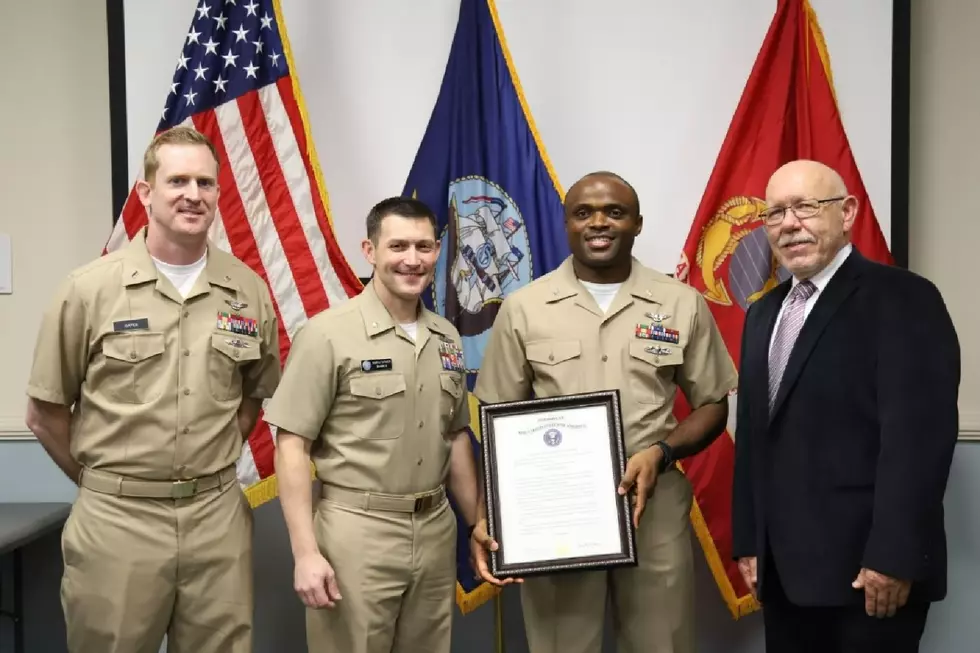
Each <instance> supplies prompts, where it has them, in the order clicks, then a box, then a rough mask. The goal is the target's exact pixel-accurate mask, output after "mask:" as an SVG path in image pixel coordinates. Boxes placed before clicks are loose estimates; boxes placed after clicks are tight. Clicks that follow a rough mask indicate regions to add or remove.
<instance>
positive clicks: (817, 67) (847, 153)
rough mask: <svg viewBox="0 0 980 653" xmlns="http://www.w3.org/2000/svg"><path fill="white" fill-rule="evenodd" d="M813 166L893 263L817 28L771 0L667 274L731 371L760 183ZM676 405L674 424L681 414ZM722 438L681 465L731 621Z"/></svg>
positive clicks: (735, 597)
mask: <svg viewBox="0 0 980 653" xmlns="http://www.w3.org/2000/svg"><path fill="white" fill-rule="evenodd" d="M794 159H813V160H816V161H820V162H822V163H824V164H826V165H828V166H830V167H832V168H834V169H835V170H837V171H838V172H839V173H840V174H841V176H842V177H843V178H844V182H845V183H846V185H847V189H848V191H849V192H850V193H851V194H852V195H854V196H855V197H857V199H858V201H859V202H860V212H859V214H858V216H857V220H856V222H855V226H854V231H853V234H852V236H853V243H854V246H855V247H856V248H857V249H859V250H860V251H861V253H862V254H864V255H865V256H866V257H868V258H870V259H872V260H875V261H880V262H884V263H891V262H892V259H891V255H890V254H889V252H888V248H887V245H886V244H885V239H884V236H883V235H882V233H881V230H880V228H879V225H878V222H877V219H876V218H875V214H874V210H873V209H872V207H871V202H870V200H869V199H868V196H867V192H866V191H865V188H864V184H863V183H862V181H861V175H860V174H859V173H858V169H857V165H856V164H855V162H854V156H853V154H852V153H851V148H850V145H849V144H848V141H847V136H846V135H845V133H844V126H843V124H842V122H841V116H840V113H839V111H838V107H837V103H836V99H835V95H834V88H833V79H832V77H831V72H830V60H829V56H828V53H827V47H826V44H825V43H824V40H823V35H822V32H821V31H820V27H819V25H818V24H817V17H816V15H815V14H814V12H813V9H812V8H811V7H810V5H809V3H808V2H807V1H806V0H779V2H778V6H777V8H776V14H775V17H774V18H773V20H772V23H771V25H770V26H769V31H768V33H767V34H766V38H765V40H764V41H763V43H762V48H761V50H760V51H759V54H758V57H757V58H756V61H755V64H754V66H753V68H752V72H751V74H750V75H749V79H748V82H747V83H746V85H745V89H744V91H743V92H742V98H741V100H740V101H739V104H738V108H737V109H736V110H735V116H734V117H733V119H732V122H731V125H730V127H729V130H728V135H727V136H726V138H725V142H724V144H723V145H722V147H721V152H720V153H719V155H718V159H717V161H716V163H715V167H714V171H713V172H712V174H711V178H710V179H709V180H708V185H707V188H706V189H705V192H704V196H703V198H702V200H701V204H700V206H699V207H698V211H697V214H696V216H695V218H694V223H693V224H692V225H691V231H690V233H689V234H688V237H687V242H686V243H685V244H684V252H683V254H682V255H681V259H680V262H679V263H678V266H677V274H676V276H677V278H678V279H681V280H683V281H686V282H687V283H689V284H691V285H692V286H694V287H695V288H697V289H698V290H700V291H701V293H702V294H703V295H704V298H705V299H706V300H707V302H708V306H709V307H710V308H711V312H712V314H713V315H714V318H715V320H716V321H717V323H718V327H719V328H720V329H721V333H722V335H723V337H724V339H725V343H726V344H727V345H728V351H729V352H730V353H731V356H732V359H733V360H734V361H735V364H736V366H737V365H738V364H739V354H740V350H739V348H740V344H741V337H742V325H743V321H744V318H745V311H746V309H747V308H748V306H749V304H751V303H752V302H754V301H756V300H757V299H758V298H759V297H760V296H761V295H762V294H763V293H765V292H767V291H768V290H770V289H771V288H773V287H774V286H775V285H777V284H778V283H779V282H781V281H782V280H784V279H785V278H786V276H787V274H788V273H787V272H786V271H785V270H784V269H782V268H781V267H779V266H778V265H777V263H776V260H775V258H774V257H773V255H772V252H771V250H770V248H769V244H768V242H767V241H766V234H765V231H764V230H763V228H762V220H761V219H760V218H759V212H760V211H761V210H763V209H764V208H765V207H764V197H765V189H766V184H767V182H768V180H769V177H770V175H772V173H773V172H775V171H776V169H777V168H778V167H779V166H781V165H782V164H784V163H786V162H788V161H791V160H794ZM679 399H681V401H679V402H678V407H677V409H676V410H677V413H678V417H679V418H681V417H683V416H685V415H687V414H688V412H689V411H690V409H689V407H688V406H687V405H686V404H685V403H684V402H683V400H682V398H681V397H680V396H679ZM734 413H735V410H734V406H732V409H731V414H732V417H731V418H730V423H729V430H728V435H729V437H721V438H718V439H717V440H716V441H715V442H714V444H712V446H710V447H709V448H707V449H706V450H704V451H703V452H701V453H700V454H698V455H697V456H694V457H693V458H690V459H688V460H686V461H684V465H683V468H684V472H685V473H686V475H687V477H688V478H689V479H690V481H691V484H692V485H693V487H694V498H695V501H694V506H693V508H692V511H691V519H692V522H693V524H694V528H695V531H696V533H697V535H698V539H699V540H700V542H701V545H702V547H703V549H704V552H705V556H706V559H707V561H708V565H709V566H710V568H711V571H712V573H713V574H714V577H715V580H716V581H717V583H718V586H719V588H720V590H721V594H722V596H723V597H724V599H725V602H726V603H727V604H728V607H729V609H730V610H731V612H732V615H733V616H734V617H735V618H738V617H739V616H742V615H745V614H748V613H750V612H752V611H753V610H755V609H757V608H758V605H757V604H756V602H755V600H754V599H753V598H752V595H751V594H750V593H749V591H748V589H747V588H746V586H745V584H744V583H743V581H742V578H741V575H740V574H739V572H738V568H737V566H736V563H735V562H734V561H733V560H732V523H731V502H732V499H731V487H732V476H733V466H734V454H735V447H734V444H733V442H732V437H731V436H733V435H734V429H733V428H731V427H732V422H733V421H734Z"/></svg>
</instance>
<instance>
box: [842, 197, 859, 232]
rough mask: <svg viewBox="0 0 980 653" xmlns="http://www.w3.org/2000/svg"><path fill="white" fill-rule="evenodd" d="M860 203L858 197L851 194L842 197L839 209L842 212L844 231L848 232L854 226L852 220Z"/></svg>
mask: <svg viewBox="0 0 980 653" xmlns="http://www.w3.org/2000/svg"><path fill="white" fill-rule="evenodd" d="M860 205H861V203H860V202H859V201H858V198H856V197H854V196H853V195H848V196H847V197H845V198H844V201H843V203H842V204H841V210H842V211H843V213H844V233H848V232H850V231H851V229H852V228H853V227H854V220H856V219H857V214H858V208H859V207H860Z"/></svg>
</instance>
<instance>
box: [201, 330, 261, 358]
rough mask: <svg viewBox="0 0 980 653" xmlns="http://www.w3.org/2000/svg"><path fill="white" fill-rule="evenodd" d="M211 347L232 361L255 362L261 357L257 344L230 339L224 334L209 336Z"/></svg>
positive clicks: (242, 339)
mask: <svg viewBox="0 0 980 653" xmlns="http://www.w3.org/2000/svg"><path fill="white" fill-rule="evenodd" d="M211 347H212V348H214V349H216V350H217V351H220V352H221V353H222V354H224V355H225V356H227V357H228V358H230V359H232V360H233V361H251V360H256V359H258V358H259V357H260V356H261V355H262V354H261V352H260V351H259V344H258V343H257V342H255V341H252V340H246V339H245V338H235V337H231V336H229V335H227V334H224V333H212V334H211Z"/></svg>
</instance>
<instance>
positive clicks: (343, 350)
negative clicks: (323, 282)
mask: <svg viewBox="0 0 980 653" xmlns="http://www.w3.org/2000/svg"><path fill="white" fill-rule="evenodd" d="M373 283H374V282H372V283H369V284H368V286H367V287H366V288H365V289H364V291H363V292H362V293H361V294H360V295H358V296H357V297H354V298H352V299H351V300H349V301H347V302H345V303H344V304H342V305H340V306H337V307H336V308H330V309H329V310H326V311H323V312H322V313H319V314H318V315H316V316H315V317H313V318H312V319H311V320H310V321H309V322H307V324H306V325H305V326H304V327H303V328H302V329H301V330H300V331H299V333H298V334H297V335H296V337H295V339H294V340H293V345H292V349H291V351H290V354H289V359H288V360H287V361H286V368H285V370H284V371H283V379H282V383H281V384H280V386H279V389H278V390H277V391H276V394H275V396H274V397H273V398H272V401H270V402H269V405H268V406H267V407H266V411H265V418H266V420H267V421H268V422H269V423H270V424H274V425H276V426H277V427H279V428H281V429H285V430H287V431H289V432H291V433H295V434H296V435H299V436H301V437H304V438H308V439H310V440H313V441H314V444H313V446H312V449H311V451H312V458H313V462H314V466H315V468H316V474H317V477H318V478H319V479H320V480H322V481H324V482H326V483H330V484H332V485H337V486H340V487H345V488H350V489H355V490H362V491H366V492H381V493H386V494H399V495H404V494H413V493H419V492H427V491H430V490H433V489H435V488H437V487H439V486H440V485H442V484H443V483H445V481H446V479H447V477H448V474H449V452H450V448H451V444H452V440H451V438H450V436H451V435H452V434H454V433H456V432H457V431H459V430H461V429H463V428H464V427H466V426H467V425H468V424H469V419H470V418H469V404H468V395H467V390H466V381H465V376H464V372H463V371H462V370H461V369H449V368H451V367H452V366H453V364H452V362H451V361H450V360H449V356H447V355H444V352H446V351H447V347H448V348H455V349H457V350H459V349H461V348H462V343H461V339H460V337H459V333H458V332H457V331H456V329H455V328H454V327H453V326H452V324H450V323H449V322H448V321H447V320H445V319H444V318H442V317H441V316H439V315H436V314H435V313H433V312H431V311H429V310H427V309H424V308H423V309H422V310H421V311H420V314H419V317H418V321H417V323H416V327H415V338H414V341H413V338H411V337H410V336H409V334H408V333H407V332H406V331H405V329H404V328H402V327H401V326H400V325H397V324H396V323H395V322H394V321H393V320H392V318H391V315H390V314H389V313H388V310H387V309H386V308H385V306H384V304H382V303H381V300H380V298H379V297H378V295H377V293H376V292H375V291H374V285H373ZM410 328H411V327H410Z"/></svg>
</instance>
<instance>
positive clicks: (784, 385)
mask: <svg viewBox="0 0 980 653" xmlns="http://www.w3.org/2000/svg"><path fill="white" fill-rule="evenodd" d="M860 270H861V265H860V254H858V253H857V250H856V249H855V250H853V251H852V252H851V255H850V256H848V257H847V260H845V261H844V263H843V264H842V265H841V266H840V268H839V269H838V270H837V272H836V273H835V274H834V276H833V277H831V279H830V282H829V283H828V284H827V287H826V288H824V290H823V292H822V293H820V296H819V297H818V298H817V303H816V304H814V306H813V309H812V310H811V311H810V315H809V316H808V317H807V318H806V322H804V323H803V328H802V329H801V330H800V335H799V336H798V337H797V339H796V343H795V344H794V345H793V351H791V352H790V354H789V360H788V361H787V362H786V369H785V370H784V371H783V378H782V380H781V381H780V382H779V391H778V392H777V393H776V401H775V403H774V404H773V407H772V411H771V413H770V415H769V421H770V423H771V422H772V418H773V416H775V415H776V413H778V412H779V408H780V407H781V406H782V404H783V402H784V401H785V399H786V396H787V395H788V394H789V391H790V390H791V389H792V387H793V384H795V383H796V380H797V378H799V376H800V373H801V372H802V371H803V366H804V364H805V363H806V360H807V358H809V357H810V354H811V353H812V352H813V348H814V347H815V346H816V344H817V341H818V340H819V339H820V335H821V334H822V333H823V332H824V330H825V329H826V328H827V325H828V324H830V320H831V319H832V318H833V317H834V314H835V313H836V312H837V309H839V308H840V307H841V305H842V304H843V303H844V301H845V300H846V299H847V298H848V297H850V296H851V293H853V292H854V291H855V290H856V289H857V279H858V277H859V276H860ZM771 331H772V327H771V326H770V332H771ZM766 387H768V385H767V386H766Z"/></svg>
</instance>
